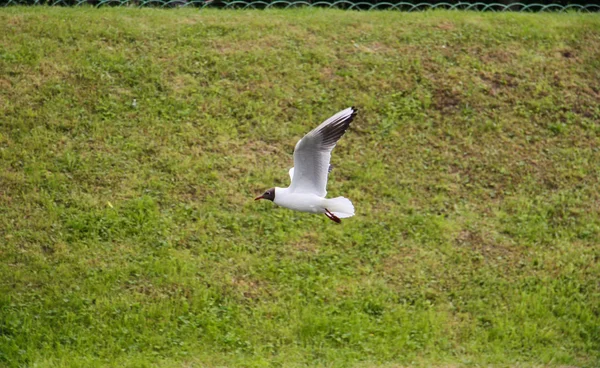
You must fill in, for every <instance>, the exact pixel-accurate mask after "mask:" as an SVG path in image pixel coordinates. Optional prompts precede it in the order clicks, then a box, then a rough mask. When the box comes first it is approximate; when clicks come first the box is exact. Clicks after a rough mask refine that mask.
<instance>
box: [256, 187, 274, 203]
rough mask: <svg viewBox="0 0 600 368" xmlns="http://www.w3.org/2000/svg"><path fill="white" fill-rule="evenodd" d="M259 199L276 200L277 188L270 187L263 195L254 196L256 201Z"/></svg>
mask: <svg viewBox="0 0 600 368" xmlns="http://www.w3.org/2000/svg"><path fill="white" fill-rule="evenodd" d="M259 199H268V200H269V201H273V200H275V188H271V189H268V190H267V191H266V192H264V193H263V194H262V195H259V196H258V197H256V198H254V200H255V201H258V200H259Z"/></svg>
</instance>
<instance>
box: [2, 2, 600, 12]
mask: <svg viewBox="0 0 600 368" xmlns="http://www.w3.org/2000/svg"><path fill="white" fill-rule="evenodd" d="M9 5H50V6H82V5H90V6H95V7H101V6H127V7H146V6H152V7H168V8H172V7H197V8H207V7H210V8H224V9H232V8H235V9H269V8H285V9H287V8H297V7H314V8H338V9H348V10H400V11H407V12H414V11H424V10H433V9H447V10H472V11H492V12H505V11H511V12H545V11H554V12H566V11H575V12H598V11H600V5H597V4H557V3H551V4H540V3H534V4H525V3H508V4H501V3H483V2H476V3H467V2H457V3H448V2H439V3H409V2H395V3H392V2H366V1H358V2H352V1H348V0H338V1H332V2H327V1H316V2H311V1H304V0H291V1H288V0H275V1H269V2H267V1H262V0H249V1H245V0H232V1H223V0H0V6H9Z"/></svg>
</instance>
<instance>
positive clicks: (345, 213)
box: [325, 197, 354, 218]
mask: <svg viewBox="0 0 600 368" xmlns="http://www.w3.org/2000/svg"><path fill="white" fill-rule="evenodd" d="M325 208H327V209H328V210H329V211H330V212H332V213H333V214H334V215H336V216H337V217H339V218H346V217H352V216H354V206H353V205H352V202H350V200H349V199H348V198H344V197H336V198H331V199H327V200H326V201H325Z"/></svg>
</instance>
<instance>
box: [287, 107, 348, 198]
mask: <svg viewBox="0 0 600 368" xmlns="http://www.w3.org/2000/svg"><path fill="white" fill-rule="evenodd" d="M356 112H357V110H356V109H355V108H354V107H349V108H347V109H346V110H342V111H340V112H338V113H337V114H335V115H333V116H332V117H330V118H329V119H327V120H325V121H324V122H323V123H322V124H321V125H319V126H318V127H316V128H315V129H313V130H311V131H310V132H309V133H308V134H307V135H305V136H304V137H303V138H302V139H300V140H299V141H298V143H297V144H296V148H295V149H294V168H293V169H294V170H293V174H292V170H290V176H292V184H291V185H290V190H291V191H293V192H296V193H312V194H316V195H318V196H319V197H325V195H326V194H327V177H328V173H329V170H328V169H329V160H330V159H331V151H332V150H333V148H334V147H335V145H336V144H337V142H338V140H339V139H340V138H341V137H342V136H343V135H344V133H345V132H346V130H347V129H348V127H349V126H350V123H351V122H352V120H353V119H354V116H356Z"/></svg>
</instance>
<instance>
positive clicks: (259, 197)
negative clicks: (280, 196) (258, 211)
mask: <svg viewBox="0 0 600 368" xmlns="http://www.w3.org/2000/svg"><path fill="white" fill-rule="evenodd" d="M264 198H265V197H263V196H261V195H259V196H258V197H256V198H254V200H255V201H258V200H259V199H264Z"/></svg>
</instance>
